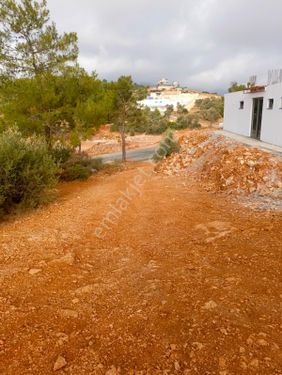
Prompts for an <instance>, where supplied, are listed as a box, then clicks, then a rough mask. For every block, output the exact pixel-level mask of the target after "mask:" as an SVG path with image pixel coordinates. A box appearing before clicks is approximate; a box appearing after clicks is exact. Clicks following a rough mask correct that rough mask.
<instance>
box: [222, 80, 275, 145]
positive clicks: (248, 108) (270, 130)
mask: <svg viewBox="0 0 282 375" xmlns="http://www.w3.org/2000/svg"><path fill="white" fill-rule="evenodd" d="M260 97H263V98H264V103H263V114H262V125H261V140H262V141H264V142H267V143H272V144H274V145H278V146H282V83H279V84H275V85H271V86H267V87H266V91H265V92H260V93H255V94H250V93H244V92H243V91H240V92H235V93H229V94H226V95H225V106H224V125H223V126H224V129H225V130H228V131H230V132H233V133H237V134H241V135H245V136H247V137H249V136H250V134H251V127H252V115H253V99H254V98H260ZM271 98H272V99H274V107H273V109H268V99H271ZM240 101H244V109H240Z"/></svg>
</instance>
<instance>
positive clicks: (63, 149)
mask: <svg viewBox="0 0 282 375" xmlns="http://www.w3.org/2000/svg"><path fill="white" fill-rule="evenodd" d="M72 152H73V150H72V149H71V147H69V146H66V145H64V144H62V143H61V142H56V143H55V144H54V145H53V147H52V149H51V151H50V153H51V155H52V157H53V159H54V160H55V162H56V163H57V164H63V163H65V162H66V161H67V160H68V159H69V158H70V157H71V154H72Z"/></svg>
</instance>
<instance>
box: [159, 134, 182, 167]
mask: <svg viewBox="0 0 282 375" xmlns="http://www.w3.org/2000/svg"><path fill="white" fill-rule="evenodd" d="M179 149H180V146H179V144H178V142H177V141H176V140H175V138H174V135H173V132H172V131H171V130H168V131H167V132H166V133H165V136H164V139H163V140H162V141H161V142H160V145H159V148H158V150H157V151H156V152H155V154H154V156H153V160H154V161H155V162H158V161H160V160H162V159H164V158H165V157H167V156H169V155H171V154H173V153H175V152H178V151H179Z"/></svg>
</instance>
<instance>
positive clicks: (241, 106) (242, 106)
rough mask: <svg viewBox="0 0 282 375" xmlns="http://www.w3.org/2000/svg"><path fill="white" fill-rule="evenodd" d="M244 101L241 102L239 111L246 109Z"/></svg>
mask: <svg viewBox="0 0 282 375" xmlns="http://www.w3.org/2000/svg"><path fill="white" fill-rule="evenodd" d="M244 104H245V103H244V100H241V101H240V106H239V109H244Z"/></svg>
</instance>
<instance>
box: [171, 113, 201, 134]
mask: <svg viewBox="0 0 282 375" xmlns="http://www.w3.org/2000/svg"><path fill="white" fill-rule="evenodd" d="M200 127H201V125H200V123H199V117H198V116H197V115H196V114H187V115H182V116H179V117H178V118H177V120H176V123H175V124H174V125H173V129H177V130H181V129H197V128H200Z"/></svg>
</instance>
